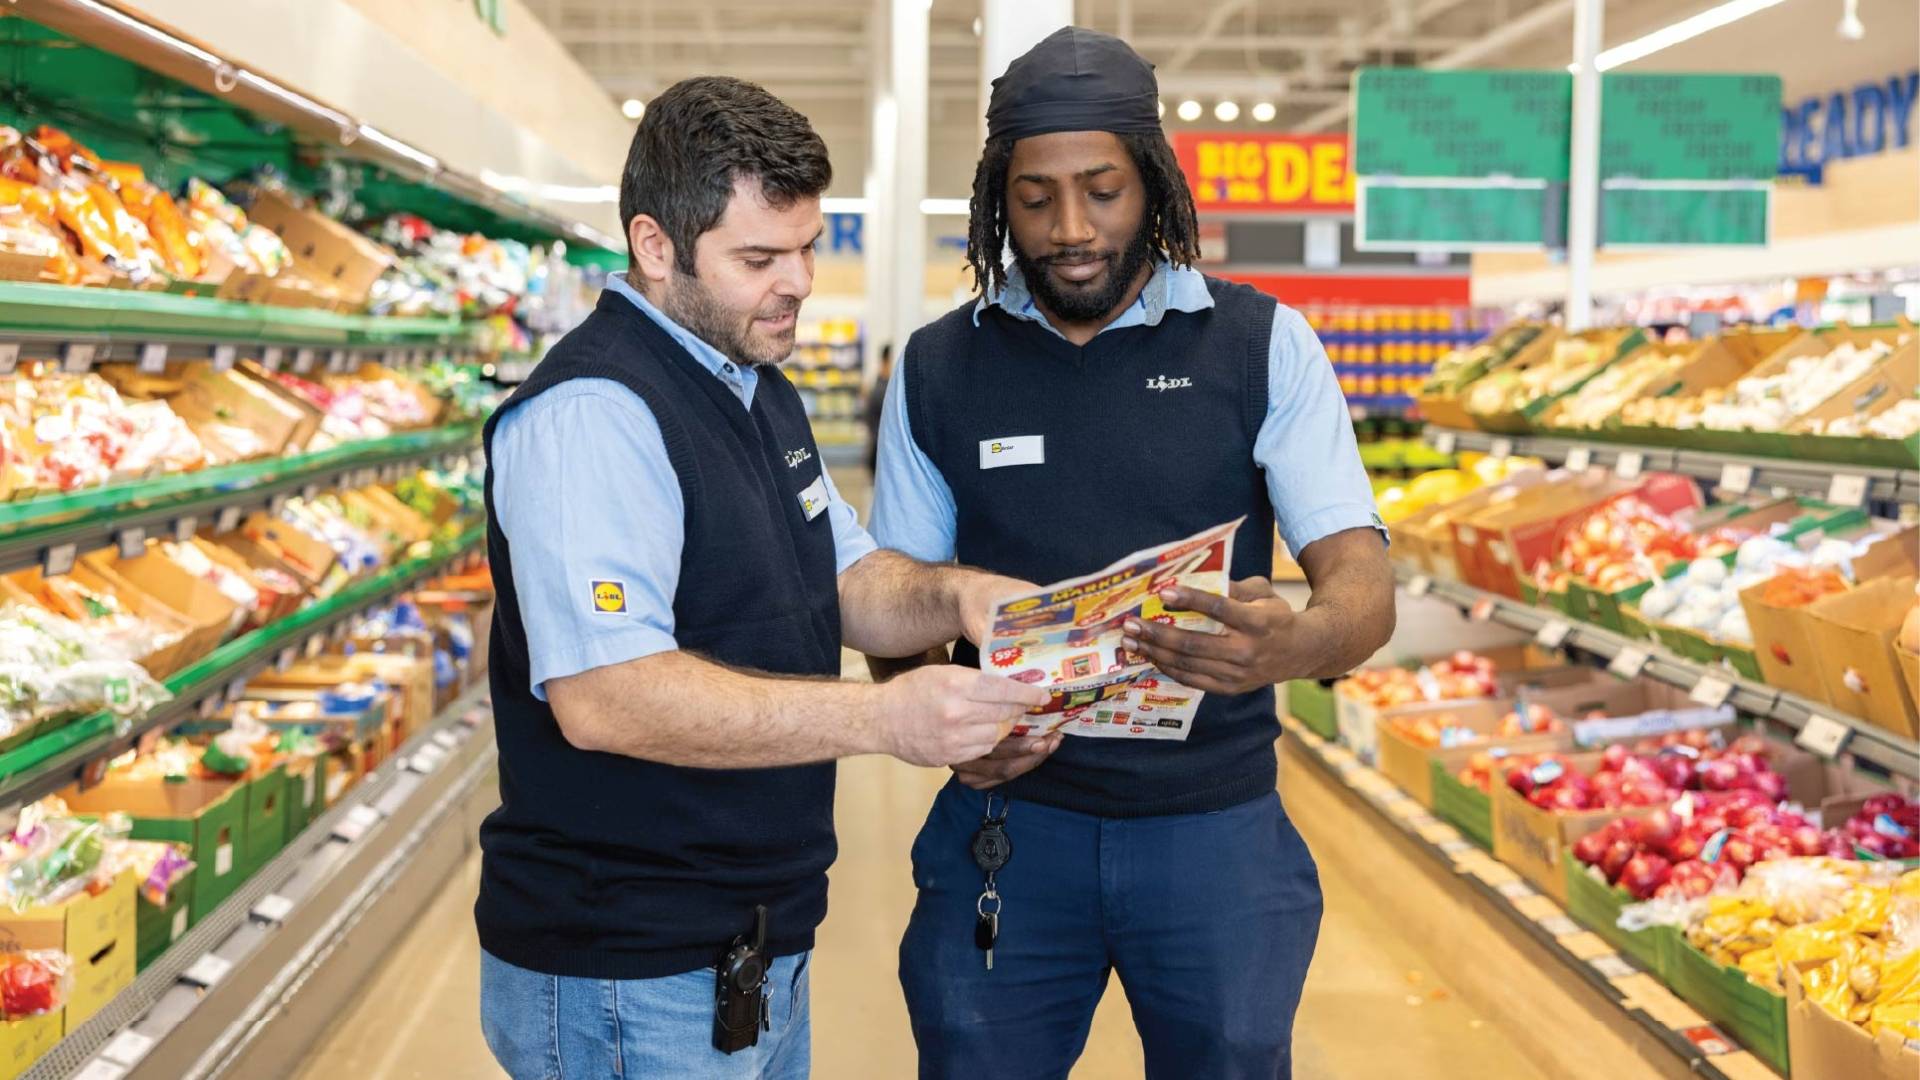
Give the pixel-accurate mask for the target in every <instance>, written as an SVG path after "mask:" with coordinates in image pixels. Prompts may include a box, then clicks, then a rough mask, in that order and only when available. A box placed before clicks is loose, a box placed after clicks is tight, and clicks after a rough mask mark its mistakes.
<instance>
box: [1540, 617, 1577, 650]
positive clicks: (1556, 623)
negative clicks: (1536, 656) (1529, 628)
mask: <svg viewBox="0 0 1920 1080" xmlns="http://www.w3.org/2000/svg"><path fill="white" fill-rule="evenodd" d="M1571 633H1573V624H1572V623H1570V622H1568V621H1567V620H1565V619H1548V620H1547V621H1546V622H1545V623H1543V624H1542V625H1541V627H1540V629H1539V630H1536V631H1535V632H1534V635H1533V640H1534V642H1535V643H1536V644H1538V645H1539V646H1540V647H1541V648H1543V649H1557V648H1559V647H1560V646H1562V645H1565V644H1566V643H1567V635H1569V634H1571Z"/></svg>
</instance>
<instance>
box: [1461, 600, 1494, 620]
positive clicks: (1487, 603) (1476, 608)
mask: <svg viewBox="0 0 1920 1080" xmlns="http://www.w3.org/2000/svg"><path fill="white" fill-rule="evenodd" d="M1467 618H1469V619H1472V620H1473V621H1474V622H1486V621H1487V620H1488V619H1491V618H1493V597H1491V596H1483V597H1481V598H1480V599H1478V600H1475V601H1474V602H1473V606H1472V607H1470V608H1468V609H1467Z"/></svg>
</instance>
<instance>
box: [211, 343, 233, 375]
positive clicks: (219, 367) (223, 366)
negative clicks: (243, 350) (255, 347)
mask: <svg viewBox="0 0 1920 1080" xmlns="http://www.w3.org/2000/svg"><path fill="white" fill-rule="evenodd" d="M238 359H240V350H239V349H236V348H234V347H233V346H231V345H215V346H214V347H213V370H215V371H232V370H233V362H234V361H235V360H238Z"/></svg>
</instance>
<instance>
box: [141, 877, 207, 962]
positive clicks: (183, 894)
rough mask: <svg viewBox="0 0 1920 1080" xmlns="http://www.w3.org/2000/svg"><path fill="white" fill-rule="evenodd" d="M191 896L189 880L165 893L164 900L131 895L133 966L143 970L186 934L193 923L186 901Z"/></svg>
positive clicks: (191, 890)
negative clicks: (134, 949)
mask: <svg viewBox="0 0 1920 1080" xmlns="http://www.w3.org/2000/svg"><path fill="white" fill-rule="evenodd" d="M192 897H193V889H192V887H191V885H190V884H187V883H183V884H181V885H180V886H178V887H176V888H174V889H171V890H169V891H168V893H167V902H166V903H165V904H155V903H152V902H150V901H149V900H148V899H147V898H146V897H145V896H137V897H136V898H135V899H134V942H135V944H136V946H137V948H138V963H137V964H136V967H137V969H138V970H140V971H145V970H146V969H147V966H148V965H150V964H152V963H153V962H154V961H155V960H158V959H159V958H160V957H161V956H162V955H163V954H164V953H165V952H166V951H167V950H168V949H170V948H172V947H173V943H174V942H176V941H179V940H180V939H181V938H183V937H185V936H187V930H188V928H190V927H191V926H192V925H193V917H192V913H190V912H189V911H188V910H187V903H188V901H189V900H191V899H192Z"/></svg>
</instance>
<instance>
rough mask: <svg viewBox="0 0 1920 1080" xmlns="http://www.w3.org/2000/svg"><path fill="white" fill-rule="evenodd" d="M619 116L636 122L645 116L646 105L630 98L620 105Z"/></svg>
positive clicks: (637, 99)
mask: <svg viewBox="0 0 1920 1080" xmlns="http://www.w3.org/2000/svg"><path fill="white" fill-rule="evenodd" d="M620 115H621V116H624V117H626V118H627V119H629V120H638V119H640V118H641V117H643V116H645V115H647V103H646V102H644V101H641V100H640V99H639V98H634V97H630V98H628V99H627V100H625V101H623V102H621V103H620Z"/></svg>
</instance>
